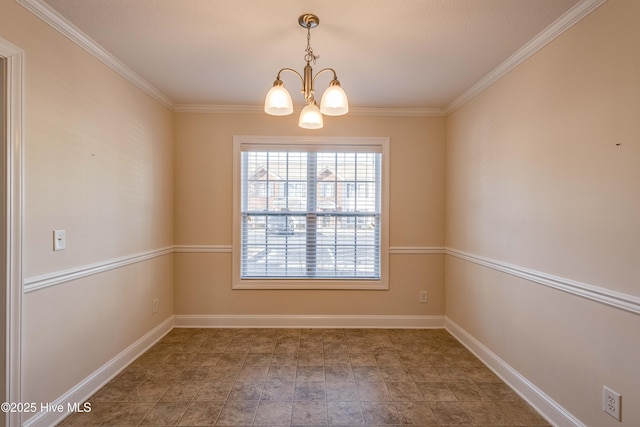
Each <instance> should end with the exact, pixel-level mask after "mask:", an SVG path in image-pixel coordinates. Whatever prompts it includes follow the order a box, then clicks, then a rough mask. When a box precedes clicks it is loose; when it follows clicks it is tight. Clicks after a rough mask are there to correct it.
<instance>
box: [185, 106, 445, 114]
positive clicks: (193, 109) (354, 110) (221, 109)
mask: <svg viewBox="0 0 640 427" xmlns="http://www.w3.org/2000/svg"><path fill="white" fill-rule="evenodd" d="M301 110H302V107H300V106H298V107H294V112H300V111H301ZM173 111H175V112H176V113H216V114H262V113H264V110H263V107H262V105H212V104H176V105H174V106H173ZM349 115H352V116H394V117H444V116H446V113H445V110H444V109H443V108H364V107H351V109H350V110H349Z"/></svg>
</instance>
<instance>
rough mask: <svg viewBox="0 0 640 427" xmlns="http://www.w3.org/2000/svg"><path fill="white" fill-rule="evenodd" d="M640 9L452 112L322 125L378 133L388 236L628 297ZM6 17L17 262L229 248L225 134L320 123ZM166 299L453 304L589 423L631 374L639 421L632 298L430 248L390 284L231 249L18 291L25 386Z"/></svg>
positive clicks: (148, 325)
mask: <svg viewBox="0 0 640 427" xmlns="http://www.w3.org/2000/svg"><path fill="white" fill-rule="evenodd" d="M638 16H640V3H638V2H635V1H632V0H610V1H609V2H607V3H606V4H605V5H604V6H602V7H600V8H599V9H598V10H596V12H594V13H593V14H591V15H590V16H588V17H587V18H586V19H585V20H584V21H582V22H580V23H579V24H578V25H577V26H575V27H574V28H572V29H571V30H570V31H568V32H567V33H565V34H563V35H562V36H561V37H559V38H558V39H557V40H555V41H554V42H553V43H552V44H550V45H549V46H547V47H545V48H544V49H543V50H542V51H541V52H538V53H537V54H536V55H534V56H533V57H532V58H530V59H529V60H528V61H526V62H525V63H524V64H522V65H521V66H519V67H518V68H517V69H515V70H514V71H512V72H511V73H509V74H508V75H507V76H505V77H504V78H502V79H501V80H500V81H498V82H497V83H496V84H494V85H493V86H492V87H491V88H489V89H488V90H486V91H485V92H484V93H482V94H481V95H480V96H478V97H477V98H475V99H474V100H472V101H471V102H470V103H468V104H467V105H465V106H464V107H462V108H461V109H460V110H458V111H457V112H455V113H454V114H453V115H452V116H451V117H449V118H448V119H444V118H416V117H366V116H358V115H350V116H347V117H340V118H327V120H326V124H325V128H324V129H323V130H322V131H319V132H313V135H327V136H388V137H390V141H391V143H390V246H391V248H392V249H393V248H399V247H414V248H420V247H440V246H443V245H444V244H445V242H446V245H447V246H449V247H451V248H453V249H457V250H461V251H465V252H469V253H472V254H476V255H479V256H484V257H488V258H492V259H494V260H497V261H499V262H505V263H510V264H515V265H519V266H522V267H526V268H531V269H535V270H538V271H541V272H544V273H548V274H554V275H557V276H561V277H565V278H567V279H571V280H576V281H580V282H584V283H586V284H591V285H595V286H600V287H603V288H607V289H610V290H612V291H617V292H621V293H624V294H628V295H632V296H636V297H637V296H640V289H639V287H638V283H637V277H639V276H640V274H639V273H640V271H639V268H640V267H639V266H640V263H638V262H637V248H638V246H639V243H640V227H638V217H639V214H640V202H639V199H638V197H637V194H638V184H639V183H640V168H638V164H639V163H640V162H639V160H640V145H639V144H638V135H640V120H637V118H638V116H640V107H639V106H640V72H639V71H640V62H639V61H640V59H639V57H638V55H637V52H638V50H639V49H638V47H639V46H638V40H640V28H639V26H638V25H637V23H636V22H635V21H636V20H637V17H638ZM0 37H1V38H4V39H6V40H8V41H9V42H11V43H13V44H14V45H16V46H18V47H20V48H22V49H24V51H25V99H24V105H25V111H24V112H25V115H24V125H25V134H24V143H25V158H24V161H25V182H24V189H25V212H24V276H25V278H26V279H29V278H34V277H37V276H41V275H48V274H52V273H56V272H61V271H65V270H69V269H77V268H82V267H84V266H87V265H91V264H94V263H101V262H106V261H109V260H112V259H115V258H119V257H125V256H128V255H131V254H135V253H140V252H145V251H151V250H155V249H159V248H163V247H167V246H171V245H173V244H176V245H187V246H191V245H205V246H211V247H222V248H230V246H231V243H232V230H231V224H232V186H231V182H232V138H233V135H239V134H242V135H285V136H290V135H310V134H312V133H310V132H308V131H304V130H301V129H299V128H298V127H297V126H296V122H295V121H296V117H294V116H292V117H286V118H274V117H267V116H264V115H262V114H255V115H252V114H238V115H233V114H187V113H178V114H172V113H171V112H170V111H168V110H167V109H166V108H164V107H162V106H160V105H159V104H158V103H157V102H155V101H153V100H151V99H150V98H149V97H148V96H146V95H144V94H143V93H141V92H140V91H138V90H137V89H134V88H133V87H132V86H131V85H130V84H129V83H127V82H126V81H125V80H124V79H122V78H121V77H119V76H117V75H116V74H115V73H114V72H113V71H111V70H109V69H108V68H106V67H105V66H104V65H103V64H101V63H100V62H99V61H98V60H97V59H95V58H93V57H91V56H90V55H89V54H87V53H86V52H84V51H83V50H81V49H80V48H79V47H78V46H76V45H75V44H73V43H72V42H71V41H69V40H67V39H66V38H64V37H63V36H62V35H60V34H59V33H58V32H56V31H55V30H53V29H52V28H50V27H49V26H48V25H47V24H44V23H43V22H42V21H40V20H39V19H38V18H36V17H34V16H33V15H32V14H31V13H30V12H28V11H27V10H26V9H24V8H22V7H21V6H19V5H18V4H17V3H15V2H14V1H12V0H0ZM445 141H446V143H445ZM616 144H622V145H616ZM445 160H446V161H445ZM445 179H446V185H445ZM445 195H446V201H445ZM445 211H446V218H445ZM445 225H446V239H445ZM55 228H63V229H66V231H67V246H68V248H67V250H65V251H63V252H53V251H52V250H51V231H52V230H53V229H55ZM225 250H226V249H225ZM445 258H446V260H445ZM445 263H446V270H445ZM445 271H446V277H445ZM445 279H446V307H445V287H444V283H445ZM420 289H427V290H428V291H429V303H428V304H419V303H418V290H420ZM152 298H159V299H160V301H161V303H160V312H159V313H158V314H156V315H152V314H151V310H150V300H151V299H152ZM172 314H177V315H221V314H228V315H261V314H262V315H270V314H278V315H287V314H307V315H312V314H318V315H444V314H446V315H447V316H448V317H449V318H450V319H452V320H453V321H454V322H456V323H457V324H459V325H460V326H461V327H463V328H464V329H465V330H466V331H468V332H469V333H471V334H472V335H473V336H474V337H475V338H477V339H478V340H479V341H481V342H482V343H483V344H484V345H486V346H487V347H488V348H489V349H490V350H491V351H493V352H495V353H496V354H497V355H498V356H499V357H501V358H502V359H504V360H505V361H506V362H507V363H509V364H510V365H511V366H512V367H513V368H514V369H516V370H517V371H518V372H520V373H521V374H523V375H524V376H525V377H526V378H528V379H529V380H530V381H532V382H533V383H534V384H535V385H536V386H538V387H540V388H541V389H542V390H544V391H545V392H546V393H548V394H549V395H550V396H551V397H552V398H553V399H555V400H556V401H557V402H559V403H560V404H561V405H563V406H564V407H565V408H566V409H567V410H568V411H570V412H571V413H573V414H574V415H575V416H577V417H578V418H579V419H580V420H581V421H582V422H584V423H585V424H586V425H597V426H604V427H606V426H614V425H619V424H617V423H616V422H615V421H613V420H612V419H610V418H608V417H607V416H605V415H603V414H602V411H601V392H602V385H603V384H606V385H608V386H610V387H611V388H613V389H614V390H616V391H618V392H620V393H621V394H622V395H623V399H624V406H623V419H624V423H623V425H628V426H634V425H640V410H639V409H638V407H639V406H638V405H636V404H635V400H634V399H635V396H640V388H639V387H640V386H639V384H640V381H639V379H640V374H639V372H638V364H637V360H638V355H639V354H640V343H639V340H638V333H637V332H638V330H640V320H639V318H638V316H637V315H636V314H632V313H628V312H624V311H621V310H618V309H615V308H611V307H609V306H606V305H603V304H600V303H597V302H593V301H589V300H586V299H582V298H579V297H576V296H573V295H570V294H567V293H564V292H561V291H558V290H554V289H550V288H547V287H544V286H542V285H539V284H535V283H532V282H528V281H525V280H523V279H519V278H515V277H513V276H510V275H508V274H505V273H501V272H497V271H495V270H491V269H487V268H485V267H481V266H479V265H477V264H474V263H471V262H468V261H464V260H462V259H460V258H457V257H453V256H446V257H445V256H444V255H439V254H436V255H431V254H400V253H394V254H392V255H391V256H390V289H389V290H388V291H295V290H281V291H257V290H237V291H232V290H231V254H230V253H229V252H224V251H223V252H219V253H176V254H173V255H164V256H161V257H156V258H154V259H152V260H148V261H145V262H141V263H136V264H132V265H129V266H126V267H122V268H119V269H116V270H111V271H108V272H104V273H101V274H96V275H92V276H88V277H85V278H82V279H79V280H74V281H70V282H66V283H62V284H59V285H57V286H53V287H49V288H46V289H43V290H37V291H34V292H30V293H28V294H25V295H24V307H23V319H24V324H23V331H22V343H23V348H22V369H23V384H22V385H23V388H22V389H23V394H24V396H23V399H24V401H34V402H47V401H53V400H55V399H57V398H59V397H60V396H61V395H62V394H63V393H65V392H67V391H69V390H70V389H71V388H72V387H74V386H76V385H77V384H78V383H79V382H80V381H82V380H83V379H85V378H87V376H88V375H90V374H92V373H93V372H94V371H95V370H96V369H98V368H100V367H101V366H103V365H104V364H105V363H107V362H108V361H109V360H110V359H111V358H113V357H114V356H115V355H117V354H118V353H120V352H121V351H122V350H124V349H125V348H126V347H127V346H129V345H130V344H132V343H133V342H135V341H136V340H137V339H139V338H140V337H141V336H143V335H144V334H146V333H147V332H149V331H150V330H151V329H153V328H154V327H155V326H156V325H158V324H160V323H161V322H162V321H163V320H165V319H167V318H168V317H170V316H171V315H172ZM53 366H55V369H52V367H53Z"/></svg>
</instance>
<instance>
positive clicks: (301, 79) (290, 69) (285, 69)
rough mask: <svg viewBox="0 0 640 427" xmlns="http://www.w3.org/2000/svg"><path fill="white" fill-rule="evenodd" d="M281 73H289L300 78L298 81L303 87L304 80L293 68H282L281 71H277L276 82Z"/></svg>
mask: <svg viewBox="0 0 640 427" xmlns="http://www.w3.org/2000/svg"><path fill="white" fill-rule="evenodd" d="M283 71H291V72H292V73H294V74H295V75H296V76H298V77H300V81H301V82H302V85H303V86H304V78H303V77H302V75H301V74H300V73H299V72H297V71H296V70H294V69H293V68H283V69H282V70H280V71H278V75H277V76H276V80H280V73H282V72H283Z"/></svg>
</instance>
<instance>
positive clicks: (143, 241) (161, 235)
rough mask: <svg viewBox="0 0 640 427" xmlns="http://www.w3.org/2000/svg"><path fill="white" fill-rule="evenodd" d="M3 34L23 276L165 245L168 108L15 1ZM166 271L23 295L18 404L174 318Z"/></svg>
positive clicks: (68, 381)
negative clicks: (17, 118)
mask: <svg viewBox="0 0 640 427" xmlns="http://www.w3.org/2000/svg"><path fill="white" fill-rule="evenodd" d="M0 37H1V38H3V39H5V40H7V41H9V42H10V43H12V44H14V45H15V46H17V47H19V48H21V49H23V50H24V53H25V54H24V58H25V63H24V85H25V89H24V99H23V105H24V117H23V124H24V135H23V142H24V183H23V185H24V222H23V225H24V236H23V262H24V265H23V267H24V270H23V273H24V278H25V280H26V281H29V280H30V279H33V278H35V277H38V276H42V275H50V274H53V273H58V272H64V271H67V270H73V269H79V268H84V267H86V266H89V265H93V264H96V263H98V264H99V263H104V262H107V261H109V260H113V259H116V258H121V257H126V256H129V255H132V254H136V253H140V252H145V251H151V250H156V249H159V248H163V247H167V246H171V245H172V244H173V208H172V206H173V158H172V155H173V117H172V113H171V111H169V110H168V109H166V108H164V107H162V106H160V105H159V104H158V103H157V102H156V101H154V100H152V99H151V98H150V97H149V96H147V95H145V94H143V93H142V92H141V91H139V90H138V89H135V88H134V87H133V86H132V85H131V84H130V83H128V82H127V81H125V80H124V79H123V78H122V77H120V76H118V75H117V74H116V73H115V72H113V71H112V70H110V69H108V68H107V67H105V66H104V64H102V63H101V62H100V61H98V60H97V59H95V58H94V57H92V56H91V55H89V54H88V53H87V52H86V51H84V50H83V49H81V48H80V47H78V46H77V45H75V44H74V43H73V42H71V41H70V40H69V39H67V38H65V37H64V36H62V35H61V34H60V33H58V32H57V31H56V30H54V29H53V28H51V27H50V26H49V25H47V24H45V23H44V22H42V21H41V20H40V19H38V18H36V17H35V16H34V15H33V14H31V13H30V12H28V11H27V10H26V9H25V8H23V7H21V6H20V5H18V4H17V3H16V2H14V1H12V0H0ZM54 229H65V230H66V235H67V249H66V250H65V251H61V252H53V251H52V230H54ZM172 278H173V256H172V255H165V256H162V257H157V258H154V259H152V260H149V261H146V262H141V263H137V264H133V265H129V266H127V267H123V268H120V269H117V270H112V271H108V272H105V273H101V274H95V275H92V276H88V277H85V278H83V279H80V280H75V281H70V282H66V283H61V284H58V285H56V286H52V287H49V288H46V289H43V290H37V291H34V292H29V293H27V294H25V295H24V298H23V329H22V371H23V374H22V391H23V399H22V400H23V401H24V402H52V401H54V400H55V399H57V398H59V397H60V396H61V395H62V394H63V393H65V392H67V391H69V390H70V389H71V388H72V387H74V386H76V385H77V384H78V383H79V382H80V381H81V380H83V379H85V378H86V377H87V376H89V375H90V374H92V373H93V372H94V371H95V370H96V369H98V368H99V367H101V366H102V365H104V364H105V363H106V362H108V361H109V360H110V359H111V358H113V357H114V356H115V355H117V354H118V353H120V352H121V351H123V350H124V349H125V348H127V347H128V346H129V345H131V344H132V343H134V342H135V341H136V340H138V339H139V338H140V337H142V336H143V335H144V334H146V333H147V332H149V331H150V330H151V329H153V327H154V326H156V325H158V324H160V323H161V322H162V321H163V320H165V319H167V318H168V317H169V316H171V315H172V314H173V300H172V299H173V292H172ZM154 297H156V298H159V299H160V311H159V313H157V314H155V315H152V314H151V299H152V298H154Z"/></svg>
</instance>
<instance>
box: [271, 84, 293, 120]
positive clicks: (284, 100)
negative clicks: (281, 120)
mask: <svg viewBox="0 0 640 427" xmlns="http://www.w3.org/2000/svg"><path fill="white" fill-rule="evenodd" d="M264 111H265V113H267V114H271V115H272V116H286V115H289V114H291V113H293V101H292V100H291V95H290V94H289V91H288V90H286V89H285V88H284V85H283V84H282V81H280V83H279V84H275V83H274V85H273V87H272V88H271V89H269V92H267V98H266V100H265V102H264Z"/></svg>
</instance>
